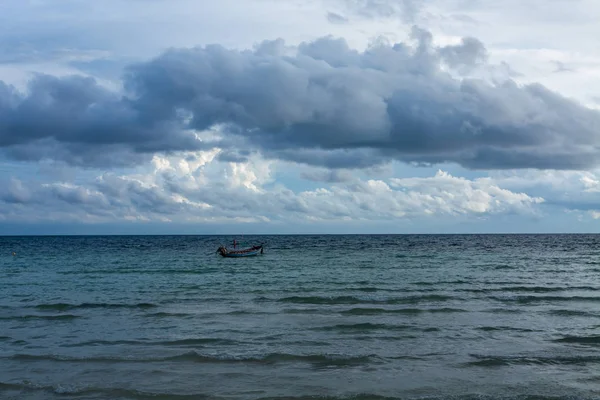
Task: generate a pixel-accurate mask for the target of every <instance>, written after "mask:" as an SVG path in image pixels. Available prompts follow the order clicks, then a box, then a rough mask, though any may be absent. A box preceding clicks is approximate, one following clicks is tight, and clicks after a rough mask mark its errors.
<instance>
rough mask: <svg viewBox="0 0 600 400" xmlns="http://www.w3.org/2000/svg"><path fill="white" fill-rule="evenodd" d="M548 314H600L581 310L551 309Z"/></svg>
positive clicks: (579, 315) (582, 315)
mask: <svg viewBox="0 0 600 400" xmlns="http://www.w3.org/2000/svg"><path fill="white" fill-rule="evenodd" d="M548 314H551V315H558V316H563V317H598V314H595V313H591V312H588V311H580V310H550V311H548Z"/></svg>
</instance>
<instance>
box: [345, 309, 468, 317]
mask: <svg viewBox="0 0 600 400" xmlns="http://www.w3.org/2000/svg"><path fill="white" fill-rule="evenodd" d="M463 312H467V310H463V309H460V308H448V307H445V308H395V309H389V308H361V307H357V308H351V309H349V310H345V311H341V312H340V314H343V315H380V314H421V313H463Z"/></svg>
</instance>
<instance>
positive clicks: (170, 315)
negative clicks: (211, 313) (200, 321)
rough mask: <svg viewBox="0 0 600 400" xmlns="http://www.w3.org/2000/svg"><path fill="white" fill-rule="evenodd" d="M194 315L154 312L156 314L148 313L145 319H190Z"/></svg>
mask: <svg viewBox="0 0 600 400" xmlns="http://www.w3.org/2000/svg"><path fill="white" fill-rule="evenodd" d="M193 315H194V314H187V313H170V312H164V311H161V312H156V313H150V314H145V315H144V316H145V317H156V318H168V317H191V316H193Z"/></svg>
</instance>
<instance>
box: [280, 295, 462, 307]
mask: <svg viewBox="0 0 600 400" xmlns="http://www.w3.org/2000/svg"><path fill="white" fill-rule="evenodd" d="M455 299H456V298H455V297H452V296H446V295H441V294H432V295H422V296H406V297H396V298H389V299H380V300H377V299H361V298H358V297H355V296H333V297H327V296H291V297H284V298H281V299H279V300H277V301H279V302H282V303H294V304H323V305H336V304H416V303H421V302H427V301H441V302H443V301H450V300H455Z"/></svg>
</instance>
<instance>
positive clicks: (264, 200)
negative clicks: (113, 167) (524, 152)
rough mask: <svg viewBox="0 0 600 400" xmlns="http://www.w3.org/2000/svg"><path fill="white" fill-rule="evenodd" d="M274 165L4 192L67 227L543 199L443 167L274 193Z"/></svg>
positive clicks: (13, 212)
mask: <svg viewBox="0 0 600 400" xmlns="http://www.w3.org/2000/svg"><path fill="white" fill-rule="evenodd" d="M272 167H273V162H270V161H265V160H263V159H261V158H259V157H258V156H253V157H251V158H250V159H249V160H248V161H247V162H244V163H231V162H223V161H219V160H218V158H217V152H216V151H207V152H196V153H194V154H190V153H186V154H182V155H180V156H171V157H168V158H159V157H155V159H154V160H153V162H152V163H151V164H150V165H148V166H146V167H145V168H146V170H145V171H141V170H140V171H138V172H136V173H132V174H129V175H121V176H119V175H115V174H104V175H102V176H99V177H98V178H97V179H96V180H95V181H90V182H87V183H85V184H81V185H75V184H70V183H64V182H54V183H46V184H41V185H37V186H36V185H35V184H34V183H33V182H28V183H26V182H23V181H18V180H13V181H12V184H11V185H8V186H6V187H7V188H8V189H5V190H4V192H0V199H2V200H0V210H2V213H1V214H3V215H5V216H6V217H7V218H8V219H9V220H15V221H18V220H30V221H34V220H38V221H43V220H53V221H62V220H63V219H64V218H65V216H67V215H68V216H69V217H68V220H69V221H87V222H99V221H104V222H124V221H139V222H144V221H152V222H165V221H172V222H192V221H195V222H201V221H204V222H217V221H223V222H227V221H228V222H230V223H248V222H256V221H262V222H267V223H268V222H271V221H275V222H283V223H294V222H301V221H305V222H306V221H321V222H324V221H381V220H393V219H402V218H423V217H425V218H431V217H435V216H450V217H452V216H465V215H466V216H477V215H493V214H503V213H519V214H531V213H532V212H534V211H535V206H536V205H538V204H541V203H543V201H544V200H543V199H542V198H539V197H531V196H529V195H527V194H525V193H516V192H512V191H510V190H506V189H503V188H501V187H499V186H497V185H496V184H493V183H492V182H491V181H490V180H489V179H475V180H469V179H465V178H459V177H454V176H452V175H450V174H448V173H446V172H443V171H439V172H438V173H437V174H436V175H435V176H432V177H426V178H406V179H394V178H392V179H388V180H375V179H366V180H363V179H359V178H354V179H352V180H351V181H349V182H346V183H334V184H331V185H326V186H323V187H319V188H317V189H314V190H304V191H303V190H298V191H295V192H294V191H292V190H289V189H288V188H286V187H285V186H283V185H281V183H278V184H277V185H276V186H275V187H274V188H269V190H267V186H268V185H269V184H271V183H272V178H271V168H272ZM279 167H281V166H279Z"/></svg>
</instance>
